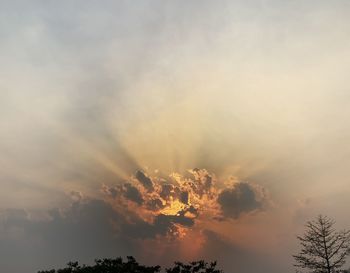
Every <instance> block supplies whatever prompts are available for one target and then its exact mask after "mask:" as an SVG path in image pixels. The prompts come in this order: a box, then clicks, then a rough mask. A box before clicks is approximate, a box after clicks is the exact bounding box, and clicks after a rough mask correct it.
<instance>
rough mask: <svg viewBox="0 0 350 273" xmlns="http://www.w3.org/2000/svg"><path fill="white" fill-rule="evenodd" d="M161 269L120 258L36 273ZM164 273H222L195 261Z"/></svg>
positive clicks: (127, 272)
mask: <svg viewBox="0 0 350 273" xmlns="http://www.w3.org/2000/svg"><path fill="white" fill-rule="evenodd" d="M160 270H161V267H160V266H159V265H157V266H144V265H140V264H139V263H138V262H136V260H135V258H134V257H131V256H128V257H127V261H126V262H124V261H123V259H122V258H116V259H102V260H95V264H94V265H93V266H88V265H79V263H78V262H69V263H68V264H67V267H65V268H62V269H57V270H55V269H51V270H47V271H39V272H38V273H157V272H160ZM165 272H166V273H222V271H221V270H218V269H216V262H212V263H207V262H204V261H195V262H191V263H189V264H183V263H180V262H175V265H174V267H173V268H167V269H166V270H165Z"/></svg>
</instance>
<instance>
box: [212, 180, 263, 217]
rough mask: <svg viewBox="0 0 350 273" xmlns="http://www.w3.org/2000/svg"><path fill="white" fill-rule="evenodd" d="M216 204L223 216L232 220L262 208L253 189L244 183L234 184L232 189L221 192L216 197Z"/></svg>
mask: <svg viewBox="0 0 350 273" xmlns="http://www.w3.org/2000/svg"><path fill="white" fill-rule="evenodd" d="M218 203H219V204H220V206H221V209H222V212H223V214H224V216H226V217H232V218H238V217H239V216H240V215H241V214H242V213H247V212H251V211H254V210H256V209H259V208H261V206H262V203H261V202H260V201H258V200H257V195H256V192H255V190H254V188H253V187H252V186H251V185H249V184H248V183H244V182H240V183H237V184H235V185H234V187H233V188H232V189H225V190H223V191H222V192H221V193H220V194H219V196H218Z"/></svg>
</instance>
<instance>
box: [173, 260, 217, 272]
mask: <svg viewBox="0 0 350 273" xmlns="http://www.w3.org/2000/svg"><path fill="white" fill-rule="evenodd" d="M196 272H197V273H222V271H221V270H218V269H216V262H212V263H207V262H205V261H203V260H202V261H195V262H191V263H188V264H183V263H181V262H175V266H174V267H173V268H167V269H166V273H196Z"/></svg>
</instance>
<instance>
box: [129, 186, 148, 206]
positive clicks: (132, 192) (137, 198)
mask: <svg viewBox="0 0 350 273" xmlns="http://www.w3.org/2000/svg"><path fill="white" fill-rule="evenodd" d="M124 188H125V192H124V196H125V198H127V199H129V200H131V201H134V202H135V203H137V204H139V205H142V203H143V201H144V200H143V198H142V195H141V193H140V192H139V190H138V189H137V188H136V187H134V186H133V185H131V184H130V183H126V184H124Z"/></svg>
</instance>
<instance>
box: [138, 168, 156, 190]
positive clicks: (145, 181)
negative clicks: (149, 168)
mask: <svg viewBox="0 0 350 273" xmlns="http://www.w3.org/2000/svg"><path fill="white" fill-rule="evenodd" d="M135 177H136V179H137V180H138V181H139V182H140V183H141V184H142V185H143V186H144V187H145V189H146V190H147V191H149V192H151V191H153V190H154V188H153V182H152V180H151V179H150V178H149V177H147V176H146V175H145V174H144V173H143V172H142V171H137V172H136V174H135Z"/></svg>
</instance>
